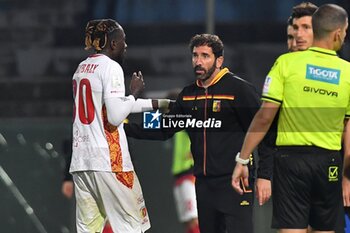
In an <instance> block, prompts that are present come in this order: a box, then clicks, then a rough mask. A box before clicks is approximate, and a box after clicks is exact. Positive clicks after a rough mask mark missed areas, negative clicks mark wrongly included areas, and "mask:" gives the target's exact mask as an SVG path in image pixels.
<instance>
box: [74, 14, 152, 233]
mask: <svg viewBox="0 0 350 233" xmlns="http://www.w3.org/2000/svg"><path fill="white" fill-rule="evenodd" d="M85 31H86V37H85V45H86V49H91V48H92V49H93V50H94V51H95V53H94V54H92V55H91V56H89V57H88V58H86V59H85V60H84V61H82V62H81V63H80V64H79V66H78V68H77V70H76V71H75V73H74V75H73V94H74V111H73V112H74V116H73V146H72V148H73V153H72V161H71V166H70V173H72V175H73V180H74V186H75V197H76V208H77V211H76V225H77V231H78V233H80V232H84V233H85V232H100V231H101V229H102V227H103V225H104V222H106V220H108V221H109V222H110V225H111V227H112V229H113V232H115V233H141V232H145V231H146V230H147V229H149V228H150V221H149V217H148V214H147V209H146V206H145V201H144V198H143V195H142V190H141V186H140V183H139V180H138V178H137V175H136V173H135V171H134V167H133V164H132V161H131V158H130V153H129V149H128V144H127V138H126V135H125V132H124V129H123V120H124V119H125V118H126V117H127V116H128V115H129V113H131V112H140V111H141V110H145V111H146V110H152V109H153V108H154V107H156V105H157V103H158V102H157V101H151V100H141V99H138V100H136V99H137V98H138V96H139V95H140V93H141V91H142V90H143V89H144V81H143V77H142V74H141V72H138V73H134V74H133V75H132V80H131V83H130V92H131V95H129V96H125V87H124V73H123V69H122V68H121V64H122V62H123V58H124V54H125V51H126V47H127V45H126V43H125V33H124V30H123V28H122V27H121V26H120V25H119V24H118V23H117V22H116V21H114V20H111V19H102V20H92V21H89V22H88V24H87V26H86V30H85Z"/></svg>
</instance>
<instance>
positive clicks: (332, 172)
mask: <svg viewBox="0 0 350 233" xmlns="http://www.w3.org/2000/svg"><path fill="white" fill-rule="evenodd" d="M328 180H329V181H338V167H337V166H329V168H328Z"/></svg>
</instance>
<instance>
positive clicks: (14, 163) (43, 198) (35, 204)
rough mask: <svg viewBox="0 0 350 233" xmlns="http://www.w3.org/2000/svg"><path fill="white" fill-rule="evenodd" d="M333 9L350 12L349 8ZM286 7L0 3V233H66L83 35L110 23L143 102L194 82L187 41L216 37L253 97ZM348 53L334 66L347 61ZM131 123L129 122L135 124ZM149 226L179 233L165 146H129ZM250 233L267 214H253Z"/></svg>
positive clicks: (203, 0)
mask: <svg viewBox="0 0 350 233" xmlns="http://www.w3.org/2000/svg"><path fill="white" fill-rule="evenodd" d="M312 2H313V3H315V4H317V5H321V4H323V3H337V4H339V5H341V6H343V7H344V8H346V9H347V10H348V12H349V10H350V2H349V1H348V0H339V1H323V0H317V1H312ZM298 3H300V1H295V0H264V1H259V0H244V1H239V0H100V1H98V0H74V1H70V0H25V1H24V0H0V42H1V43H0V54H1V56H0V195H1V198H0V232H4V233H36V232H40V233H41V232H48V233H69V232H75V231H74V229H72V225H73V223H72V219H74V212H73V209H74V208H73V204H74V203H73V201H72V200H67V199H65V198H64V197H63V195H62V194H61V184H62V179H63V173H64V166H65V159H66V157H67V154H65V153H64V150H63V141H64V140H67V139H69V138H70V137H71V116H72V91H71V77H72V74H73V72H74V71H75V68H76V66H77V65H78V63H79V62H80V61H81V60H83V59H84V58H85V57H86V55H87V52H85V51H84V50H83V48H84V27H85V25H86V22H87V20H89V19H92V18H113V19H116V20H117V21H119V22H120V23H121V24H122V25H123V27H124V30H125V32H126V34H127V44H128V51H127V52H128V53H127V58H126V62H125V65H124V67H125V74H126V79H127V81H126V83H128V79H129V77H131V73H132V72H133V71H136V70H142V71H143V74H144V77H145V80H146V91H145V93H144V96H145V97H164V96H165V95H166V93H167V91H168V90H170V89H173V88H177V87H183V86H184V85H186V84H188V83H189V82H191V81H193V74H192V68H191V58H190V51H189V49H188V47H187V45H188V42H189V39H190V38H191V37H192V36H193V35H194V34H197V33H204V32H212V33H216V34H218V35H219V36H220V37H221V38H222V40H223V42H224V44H225V65H226V66H228V67H229V68H230V70H231V71H233V72H234V73H236V74H238V75H240V76H241V77H243V78H244V79H246V80H248V81H250V82H252V83H253V84H254V85H255V86H256V87H257V89H258V90H260V89H261V86H262V83H263V81H264V77H265V75H266V73H267V72H268V70H269V68H270V66H271V65H272V63H273V61H274V60H275V59H276V58H277V56H278V55H280V54H281V53H284V52H286V20H287V18H288V16H289V14H290V10H291V8H292V6H294V5H296V4H298ZM349 50H350V48H349V46H348V45H346V46H345V47H344V48H343V50H342V51H341V56H342V57H344V58H346V59H349V56H350V53H349ZM135 119H137V117H135ZM130 143H131V150H132V154H133V159H134V163H135V167H136V169H137V172H138V175H139V178H140V181H141V184H142V187H143V190H144V195H145V198H146V203H147V206H148V210H149V213H150V216H151V222H152V228H151V230H149V231H148V232H150V233H180V232H182V226H181V225H180V224H179V223H178V221H177V216H176V213H175V207H174V201H173V196H172V177H171V172H170V166H171V159H172V155H171V151H172V145H171V142H170V141H169V142H148V141H136V140H131V142H130ZM254 218H255V220H256V226H255V228H256V233H268V232H273V231H272V230H270V229H269V225H270V223H269V221H270V207H269V205H267V206H265V207H263V208H256V212H255V217H254Z"/></svg>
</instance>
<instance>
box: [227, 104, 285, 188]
mask: <svg viewBox="0 0 350 233" xmlns="http://www.w3.org/2000/svg"><path fill="white" fill-rule="evenodd" d="M279 107H280V104H278V103H274V102H267V101H263V103H262V105H261V108H260V109H259V111H258V112H257V113H256V114H255V116H254V119H253V121H252V122H251V124H250V126H249V129H248V132H247V134H246V136H245V139H244V143H243V146H242V149H241V154H240V158H241V159H248V158H249V155H250V154H251V153H252V152H253V150H254V149H255V147H257V146H258V145H259V143H260V142H261V141H262V139H263V138H264V137H265V135H266V133H267V131H268V130H269V128H270V126H271V124H272V122H273V119H274V118H275V116H276V114H277V112H278V109H279ZM240 178H243V181H244V185H245V186H248V171H247V167H246V166H244V165H242V164H240V163H236V166H235V169H234V171H233V175H232V186H233V188H234V189H235V190H236V191H237V192H238V193H241V194H242V193H243V190H242V188H241V187H240Z"/></svg>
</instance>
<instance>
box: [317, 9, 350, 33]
mask: <svg viewBox="0 0 350 233" xmlns="http://www.w3.org/2000/svg"><path fill="white" fill-rule="evenodd" d="M347 18H348V14H347V12H346V10H344V8H342V7H340V6H338V5H335V4H325V5H322V6H320V7H319V8H318V10H317V11H316V12H315V14H314V15H313V16H312V28H313V31H314V38H315V39H323V38H325V37H326V36H327V35H329V33H330V32H333V31H334V30H337V29H338V28H343V27H344V26H345V25H346V22H347Z"/></svg>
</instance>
